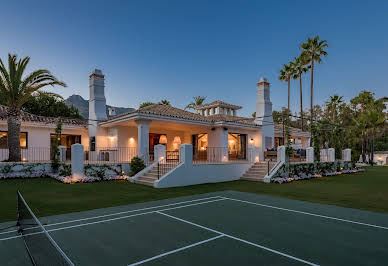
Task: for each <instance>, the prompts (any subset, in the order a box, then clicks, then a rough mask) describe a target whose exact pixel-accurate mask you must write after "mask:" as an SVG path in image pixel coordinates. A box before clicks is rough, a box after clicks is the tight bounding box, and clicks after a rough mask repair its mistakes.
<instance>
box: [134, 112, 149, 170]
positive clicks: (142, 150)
mask: <svg viewBox="0 0 388 266" xmlns="http://www.w3.org/2000/svg"><path fill="white" fill-rule="evenodd" d="M135 122H136V124H137V156H139V157H140V158H142V159H143V160H144V162H146V163H147V162H148V161H149V154H148V151H149V128H150V124H151V120H147V119H138V120H135Z"/></svg>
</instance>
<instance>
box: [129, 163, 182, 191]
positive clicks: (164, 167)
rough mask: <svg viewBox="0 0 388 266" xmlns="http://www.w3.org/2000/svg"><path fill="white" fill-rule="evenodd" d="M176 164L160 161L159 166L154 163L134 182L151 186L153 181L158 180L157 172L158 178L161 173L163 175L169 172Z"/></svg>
mask: <svg viewBox="0 0 388 266" xmlns="http://www.w3.org/2000/svg"><path fill="white" fill-rule="evenodd" d="M177 165H178V163H176V164H171V163H168V164H163V163H160V165H159V166H158V164H156V165H155V166H154V167H153V168H152V169H151V170H149V171H148V172H146V173H145V174H144V175H142V176H140V177H139V178H137V179H136V180H135V183H137V184H142V185H146V186H151V187H153V186H154V183H155V181H157V180H158V174H159V178H160V177H162V176H163V175H165V174H166V173H168V172H170V171H171V170H172V169H174V168H175V167H176V166H177ZM158 167H159V170H158Z"/></svg>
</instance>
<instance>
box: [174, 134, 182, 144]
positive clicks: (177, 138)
mask: <svg viewBox="0 0 388 266" xmlns="http://www.w3.org/2000/svg"><path fill="white" fill-rule="evenodd" d="M174 143H176V144H181V143H182V141H181V137H179V136H175V137H174Z"/></svg>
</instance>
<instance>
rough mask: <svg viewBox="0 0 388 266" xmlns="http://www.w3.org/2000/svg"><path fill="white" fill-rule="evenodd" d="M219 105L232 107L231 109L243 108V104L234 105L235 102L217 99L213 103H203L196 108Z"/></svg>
mask: <svg viewBox="0 0 388 266" xmlns="http://www.w3.org/2000/svg"><path fill="white" fill-rule="evenodd" d="M217 106H219V107H226V108H231V109H235V110H238V109H241V108H242V107H241V106H238V105H234V104H230V103H226V102H224V101H220V100H217V101H214V102H211V103H205V104H202V105H200V106H197V107H196V109H197V110H201V109H205V108H211V107H217Z"/></svg>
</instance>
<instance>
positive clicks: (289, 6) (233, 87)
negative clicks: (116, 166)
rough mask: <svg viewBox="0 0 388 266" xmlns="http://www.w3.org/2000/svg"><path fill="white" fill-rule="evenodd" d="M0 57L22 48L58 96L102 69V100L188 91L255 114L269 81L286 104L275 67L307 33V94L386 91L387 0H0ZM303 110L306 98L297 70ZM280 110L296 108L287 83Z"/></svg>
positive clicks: (178, 97)
mask: <svg viewBox="0 0 388 266" xmlns="http://www.w3.org/2000/svg"><path fill="white" fill-rule="evenodd" d="M1 21H2V26H1V28H0V34H1V35H0V36H1V41H0V57H1V59H2V60H3V61H4V60H7V54H8V53H16V54H17V55H18V56H20V57H25V56H30V57H31V63H30V66H29V69H28V70H29V71H31V70H34V69H36V68H47V69H49V70H50V71H52V73H53V74H54V75H56V76H57V77H58V78H59V79H61V80H63V81H65V82H66V83H67V84H68V87H67V88H59V87H58V88H55V89H53V90H52V91H55V92H58V93H59V94H61V95H63V96H64V97H67V96H70V95H72V94H80V95H81V96H83V97H84V98H85V99H88V98H89V89H88V76H89V74H90V73H91V71H92V70H93V69H94V68H99V69H101V70H102V71H103V73H104V74H105V77H106V89H105V92H106V98H107V103H108V104H111V105H115V106H123V107H135V108H137V107H138V106H139V104H140V103H141V102H144V101H155V102H156V101H159V100H161V99H168V100H170V101H171V104H172V105H174V106H177V107H181V108H182V107H184V106H185V105H186V104H187V103H189V102H190V101H191V100H192V97H193V96H197V95H202V96H207V101H208V102H209V101H213V100H217V99H220V100H224V101H226V102H230V103H233V104H237V105H241V106H243V109H242V110H241V112H240V115H245V116H250V115H251V113H252V112H253V111H255V100H256V82H257V81H258V79H259V78H260V77H261V76H264V77H266V78H267V79H268V81H269V82H270V83H271V98H272V102H273V108H274V109H281V107H282V106H285V105H286V104H287V85H286V83H283V82H280V81H279V80H278V76H279V70H280V69H281V68H282V65H283V64H284V63H288V62H289V61H290V60H292V59H293V58H294V57H295V56H298V55H299V52H300V50H299V45H300V43H302V42H303V41H305V39H306V38H307V37H313V36H315V35H319V36H320V37H321V39H325V40H327V42H328V44H329V48H328V49H327V51H328V57H327V58H325V59H324V60H323V62H322V63H321V64H320V65H318V66H317V68H316V74H315V95H314V101H315V102H316V103H320V104H322V103H323V102H324V101H325V100H326V99H327V98H328V97H329V96H330V95H333V94H334V93H338V94H339V95H343V96H344V98H345V99H346V100H349V99H350V98H352V97H354V96H356V95H357V94H358V93H359V92H360V91H361V90H362V89H367V90H371V91H373V92H374V93H376V96H377V97H382V96H388V1H338V0H337V1H311V0H310V1H263V2H259V1H88V2H86V1H3V2H2V4H1ZM303 82H304V84H303V85H304V88H303V89H304V95H303V96H304V106H305V107H306V108H307V107H308V106H309V104H310V100H309V99H310V92H309V91H310V84H309V76H305V79H304V80H303ZM291 107H292V110H293V111H297V110H299V87H298V83H297V82H296V81H295V82H293V83H292V100H291Z"/></svg>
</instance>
